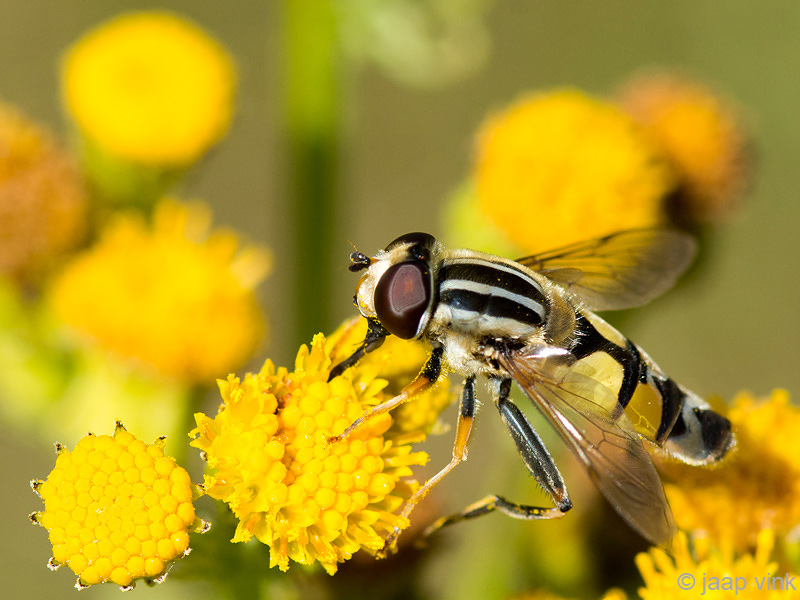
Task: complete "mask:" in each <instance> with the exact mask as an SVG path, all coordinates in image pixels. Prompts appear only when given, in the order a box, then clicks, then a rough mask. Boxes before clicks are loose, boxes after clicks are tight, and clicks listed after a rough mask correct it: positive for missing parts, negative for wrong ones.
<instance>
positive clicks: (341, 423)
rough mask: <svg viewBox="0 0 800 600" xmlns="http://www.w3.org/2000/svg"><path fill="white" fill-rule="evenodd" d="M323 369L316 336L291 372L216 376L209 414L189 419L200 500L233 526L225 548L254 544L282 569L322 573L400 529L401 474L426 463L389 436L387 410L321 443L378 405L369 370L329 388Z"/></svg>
mask: <svg viewBox="0 0 800 600" xmlns="http://www.w3.org/2000/svg"><path fill="white" fill-rule="evenodd" d="M330 369H331V354H330V350H328V349H326V342H325V338H324V336H323V335H322V334H319V335H317V336H315V337H314V341H313V342H312V344H311V349H310V350H309V349H308V348H307V347H306V346H303V347H302V348H301V349H300V351H299V352H298V354H297V359H296V362H295V369H294V371H292V372H289V371H288V370H287V369H285V368H283V367H281V368H279V369H276V368H275V366H274V365H273V364H272V362H271V361H267V362H266V364H265V365H264V368H263V369H262V370H261V372H260V373H258V374H247V375H245V377H244V379H243V380H240V379H239V378H237V377H234V376H233V375H231V376H229V377H228V380H227V381H220V391H221V393H222V397H223V400H224V403H223V405H222V406H221V407H220V410H219V413H218V414H217V416H216V417H215V418H213V419H212V418H210V417H207V416H206V415H204V414H202V413H198V414H197V415H195V419H196V421H197V428H196V429H195V430H193V431H192V432H191V434H190V435H192V436H194V437H195V439H194V441H193V442H192V445H193V446H195V447H197V448H199V449H201V450H202V451H203V453H204V457H205V458H206V460H207V461H208V465H209V468H210V473H209V474H207V475H206V478H205V488H206V493H207V494H208V495H209V496H211V497H213V498H216V499H218V500H222V501H223V502H225V503H227V504H228V505H229V506H230V508H231V510H232V511H233V513H234V514H235V515H236V517H237V518H238V519H239V525H238V527H237V529H236V535H235V537H234V538H233V541H234V542H246V541H248V540H250V539H251V538H253V537H255V538H257V539H258V540H259V541H261V542H262V543H264V544H266V545H268V546H269V548H270V563H271V565H270V566H276V565H277V566H278V567H280V569H281V570H286V569H288V567H289V561H290V560H292V561H295V562H298V563H301V564H312V563H314V562H319V563H320V564H321V565H322V566H323V567H324V568H325V570H326V571H327V572H328V573H331V574H332V573H334V572H335V571H336V569H337V564H338V563H340V562H343V561H345V560H347V559H349V558H350V557H351V556H352V555H353V553H355V552H356V551H358V550H359V549H362V548H363V549H366V550H367V551H369V552H373V553H374V552H376V551H377V550H380V549H381V548H382V547H383V544H384V539H383V537H382V534H385V533H386V532H389V531H392V530H393V528H394V527H396V526H399V527H404V526H405V525H406V523H403V522H401V519H400V517H399V516H397V515H395V514H394V513H395V511H396V510H397V509H398V508H399V507H400V506H401V505H402V503H403V501H404V500H406V499H407V498H409V497H410V495H411V494H412V493H413V492H414V491H415V490H416V489H417V488H418V484H417V482H416V481H413V480H409V479H407V478H408V477H410V476H411V475H412V470H411V467H412V466H414V465H421V464H424V463H425V462H427V460H428V456H427V454H425V453H424V452H412V451H411V446H410V445H409V441H408V440H409V439H410V437H411V436H409V435H408V434H399V433H396V432H394V431H393V429H392V423H393V418H392V415H390V414H383V415H381V416H379V417H376V418H373V419H371V420H370V421H368V422H367V423H365V424H364V425H363V426H362V427H360V428H359V429H357V430H356V431H354V432H353V433H352V435H350V436H349V437H347V438H346V439H345V440H343V441H341V442H337V443H334V444H329V443H328V442H327V438H328V437H330V436H332V435H336V434H340V433H341V432H342V431H344V429H345V428H346V427H347V426H349V425H350V424H351V423H352V422H353V421H355V420H356V419H357V418H358V417H360V416H361V415H362V413H363V412H364V411H365V409H367V408H369V407H371V406H374V405H376V404H378V403H380V402H382V401H383V400H385V399H386V396H385V394H384V391H383V390H384V388H385V387H386V381H385V380H382V379H377V378H376V375H377V370H376V369H375V368H372V367H367V366H365V367H362V366H361V365H358V366H356V367H354V368H352V369H348V370H347V372H345V373H344V374H343V375H341V376H339V377H336V378H334V379H333V380H332V381H330V382H328V381H327V379H328V373H329V372H330ZM421 438H424V434H422V432H420V434H419V435H418V436H416V439H421Z"/></svg>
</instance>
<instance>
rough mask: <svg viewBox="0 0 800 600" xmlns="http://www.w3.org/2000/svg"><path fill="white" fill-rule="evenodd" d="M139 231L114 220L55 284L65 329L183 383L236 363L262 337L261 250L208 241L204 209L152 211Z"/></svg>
mask: <svg viewBox="0 0 800 600" xmlns="http://www.w3.org/2000/svg"><path fill="white" fill-rule="evenodd" d="M153 220H154V222H153V225H152V227H148V226H147V225H146V224H145V222H144V220H143V219H142V218H141V217H139V216H138V215H134V214H123V215H122V216H120V217H118V219H117V220H116V221H115V222H113V223H111V224H110V225H109V227H108V229H107V230H106V231H105V233H104V235H103V236H102V238H101V239H100V241H99V242H98V243H97V245H96V246H94V247H93V248H90V249H88V250H87V251H85V252H84V253H82V254H80V255H78V256H77V257H76V258H75V259H74V260H73V261H72V262H71V263H70V264H69V265H67V267H66V268H65V270H64V272H63V273H62V274H61V275H60V277H59V278H58V279H57V280H56V281H55V282H54V284H53V288H52V290H51V294H50V296H51V297H50V301H51V305H52V306H53V308H54V310H55V313H56V315H57V316H58V317H59V318H61V319H62V320H63V321H64V323H66V324H67V325H69V326H70V327H71V328H72V329H74V330H76V331H77V332H79V333H80V334H83V335H85V336H88V337H89V338H91V339H92V340H95V341H96V342H97V343H98V344H99V345H101V346H102V347H104V348H106V349H107V350H110V351H112V352H114V353H116V354H119V355H121V356H124V357H129V358H134V359H138V360H140V361H144V362H146V363H149V364H151V365H154V366H155V367H156V368H157V369H158V370H159V371H160V372H161V373H163V374H166V375H170V376H175V377H178V378H181V379H182V380H186V381H188V382H203V381H209V380H211V379H212V378H214V377H215V375H216V374H217V373H220V372H230V371H231V370H232V369H235V368H236V367H237V366H239V365H241V364H242V363H243V362H244V361H245V360H246V359H247V358H248V357H249V355H250V353H251V352H252V351H253V349H254V348H255V346H256V344H257V342H258V340H259V338H260V337H261V333H262V328H263V317H262V315H261V312H260V310H259V308H258V304H257V300H256V297H255V294H254V292H253V288H254V287H255V286H256V285H257V284H258V283H259V281H260V280H261V279H262V278H263V276H264V273H265V272H266V270H267V268H268V257H267V254H266V251H265V250H263V249H260V248H255V247H250V248H245V249H241V250H239V249H238V248H237V247H238V245H239V242H238V239H237V237H236V235H235V234H234V233H232V232H230V231H215V232H213V233H211V234H209V232H208V230H209V226H210V212H209V211H208V209H207V208H205V207H204V205H201V204H199V203H198V204H193V205H189V206H181V205H178V204H176V203H175V202H172V201H166V202H163V203H161V204H160V205H159V206H158V207H157V208H156V212H155V215H154V217H153Z"/></svg>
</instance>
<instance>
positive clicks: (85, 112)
mask: <svg viewBox="0 0 800 600" xmlns="http://www.w3.org/2000/svg"><path fill="white" fill-rule="evenodd" d="M62 80H63V83H62V85H63V94H64V101H65V104H66V107H67V110H68V111H69V113H70V114H71V115H72V116H73V118H74V119H75V121H76V123H77V124H78V126H79V127H80V129H81V131H82V132H83V134H84V135H85V136H86V137H87V138H88V139H89V140H90V141H92V142H93V143H96V144H97V145H99V146H101V147H102V148H104V149H106V151H108V152H110V153H112V154H114V155H116V156H119V157H121V158H123V159H126V160H129V161H132V162H136V163H143V164H149V165H172V166H182V165H187V164H190V163H192V162H194V161H196V160H197V159H198V158H200V156H201V155H202V154H203V153H204V152H205V151H206V150H207V149H208V148H209V147H210V146H211V145H212V144H214V143H215V142H216V141H217V140H219V139H220V138H221V137H222V136H223V135H224V134H225V132H226V130H227V128H228V125H229V123H230V120H231V112H232V102H233V93H234V86H235V74H234V68H233V64H232V62H231V59H230V57H229V56H228V54H227V53H226V51H225V50H224V49H223V48H222V46H221V45H220V44H219V43H218V42H217V41H215V40H214V39H212V38H211V37H209V36H208V34H206V33H205V32H204V31H203V30H202V29H200V28H199V27H197V26H196V25H194V24H192V23H190V22H188V21H186V20H185V19H183V18H179V17H177V16H175V15H172V14H169V13H165V12H143V13H131V14H125V15H122V16H120V17H117V18H115V19H113V20H111V21H109V22H107V23H105V24H103V25H101V26H100V27H98V28H97V29H95V30H94V31H91V32H90V33H88V34H86V35H85V36H84V37H83V38H82V39H81V40H79V41H78V42H77V43H76V44H75V45H74V46H72V47H71V48H70V49H69V50H68V51H67V53H66V55H65V57H64V61H63V67H62Z"/></svg>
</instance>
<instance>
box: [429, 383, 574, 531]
mask: <svg viewBox="0 0 800 600" xmlns="http://www.w3.org/2000/svg"><path fill="white" fill-rule="evenodd" d="M490 388H491V391H492V396H493V398H494V403H495V405H496V406H497V409H498V410H499V411H500V416H501V417H502V419H503V422H504V423H505V424H506V427H507V428H508V431H509V433H510V434H511V437H512V438H513V440H514V443H515V444H516V446H517V450H518V451H519V454H520V456H521V457H522V460H523V461H524V462H525V465H526V466H527V467H528V470H529V471H530V472H531V474H532V475H533V476H534V477H535V478H536V481H537V482H538V483H539V485H541V486H542V488H544V490H545V491H546V492H547V494H548V495H549V496H550V497H551V498H552V499H553V504H555V506H553V507H539V506H528V505H526V504H518V503H516V502H510V501H508V500H506V499H505V498H503V497H502V496H495V495H492V496H487V497H485V498H483V499H482V500H479V501H478V502H475V503H473V504H471V505H470V506H468V507H467V508H465V509H464V510H463V511H461V512H459V513H456V514H454V515H451V516H449V517H444V518H442V519H439V520H438V521H436V522H435V523H433V524H432V525H431V526H430V527H428V528H427V529H426V530H425V533H424V536H425V537H427V536H428V535H430V534H432V533H433V532H434V531H436V530H438V529H441V528H442V527H445V526H446V525H452V524H453V523H458V522H459V521H464V520H466V519H472V518H475V517H479V516H480V515H485V514H487V513H490V512H494V511H496V510H497V511H500V512H502V513H505V514H507V515H509V516H510V517H514V518H516V519H526V520H527V519H555V518H558V517H561V516H562V515H563V514H564V513H565V512H567V511H568V510H569V509H570V508H572V501H571V500H570V498H569V494H568V493H567V487H566V484H565V483H564V479H563V478H562V477H561V473H560V472H559V470H558V467H556V464H555V462H554V461H553V458H552V457H551V456H550V453H549V452H548V451H547V448H546V447H545V445H544V442H542V439H541V438H540V437H539V434H538V433H536V430H535V429H534V428H533V426H532V425H531V424H530V421H528V419H527V417H526V416H525V414H524V413H523V412H522V411H521V410H520V409H519V407H518V406H517V405H516V404H514V403H513V402H512V401H511V400H510V399H509V397H508V396H509V393H510V392H511V380H510V379H501V378H492V379H491V380H490Z"/></svg>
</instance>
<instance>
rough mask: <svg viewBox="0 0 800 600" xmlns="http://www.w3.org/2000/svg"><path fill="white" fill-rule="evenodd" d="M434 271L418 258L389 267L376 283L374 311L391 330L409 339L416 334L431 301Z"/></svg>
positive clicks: (400, 336)
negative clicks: (432, 274) (431, 271)
mask: <svg viewBox="0 0 800 600" xmlns="http://www.w3.org/2000/svg"><path fill="white" fill-rule="evenodd" d="M431 287H432V282H431V273H430V269H429V268H428V266H427V265H426V264H425V263H424V262H422V261H418V260H410V261H406V262H401V263H398V264H396V265H392V266H391V267H389V268H388V269H387V270H386V272H385V273H384V274H383V276H382V277H381V278H380V281H378V285H376V286H375V314H376V315H377V317H378V320H379V321H380V322H381V325H383V326H384V327H385V328H386V329H387V330H388V331H389V332H390V333H392V334H393V335H396V336H397V337H399V338H403V339H405V340H410V339H412V338H414V337H416V335H417V332H418V331H419V329H420V323H421V322H422V319H423V317H424V316H425V312H426V311H427V309H428V306H430V303H431Z"/></svg>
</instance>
